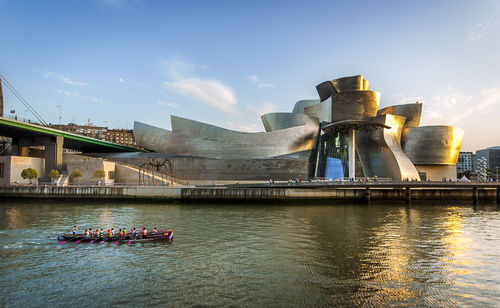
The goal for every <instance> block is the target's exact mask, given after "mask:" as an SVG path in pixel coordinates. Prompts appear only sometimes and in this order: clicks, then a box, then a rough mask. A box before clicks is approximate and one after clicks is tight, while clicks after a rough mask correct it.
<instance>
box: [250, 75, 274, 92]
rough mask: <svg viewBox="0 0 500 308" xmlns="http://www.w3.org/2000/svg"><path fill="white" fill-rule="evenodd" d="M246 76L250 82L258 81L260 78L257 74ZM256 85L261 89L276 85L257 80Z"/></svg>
mask: <svg viewBox="0 0 500 308" xmlns="http://www.w3.org/2000/svg"><path fill="white" fill-rule="evenodd" d="M247 78H248V80H250V82H252V83H258V82H259V80H260V78H259V76H257V75H248V76H247ZM257 86H258V87H259V88H261V89H262V88H275V87H276V86H275V85H273V84H272V83H264V82H259V83H258V84H257Z"/></svg>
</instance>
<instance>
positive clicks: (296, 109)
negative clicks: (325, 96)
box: [292, 99, 321, 113]
mask: <svg viewBox="0 0 500 308" xmlns="http://www.w3.org/2000/svg"><path fill="white" fill-rule="evenodd" d="M319 103H321V101H320V100H319V99H303V100H300V101H298V102H296V103H295V105H294V106H293V110H292V113H304V109H305V108H306V107H309V106H312V105H316V104H319Z"/></svg>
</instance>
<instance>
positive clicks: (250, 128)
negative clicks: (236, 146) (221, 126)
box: [226, 121, 260, 133]
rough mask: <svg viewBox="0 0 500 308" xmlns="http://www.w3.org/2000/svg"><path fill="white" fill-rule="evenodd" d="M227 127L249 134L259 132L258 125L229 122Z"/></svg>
mask: <svg viewBox="0 0 500 308" xmlns="http://www.w3.org/2000/svg"><path fill="white" fill-rule="evenodd" d="M226 125H227V126H228V127H230V128H231V129H233V130H237V131H240V132H247V133H256V132H259V131H260V130H259V125H257V124H241V123H234V122H230V121H227V122H226Z"/></svg>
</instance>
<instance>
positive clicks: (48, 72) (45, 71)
mask: <svg viewBox="0 0 500 308" xmlns="http://www.w3.org/2000/svg"><path fill="white" fill-rule="evenodd" d="M42 72H43V78H49V77H51V76H52V75H54V72H50V71H47V70H43V71H42Z"/></svg>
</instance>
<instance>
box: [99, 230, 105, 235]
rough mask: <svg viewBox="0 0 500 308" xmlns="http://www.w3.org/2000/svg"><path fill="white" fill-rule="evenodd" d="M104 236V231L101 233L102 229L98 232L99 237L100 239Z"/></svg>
mask: <svg viewBox="0 0 500 308" xmlns="http://www.w3.org/2000/svg"><path fill="white" fill-rule="evenodd" d="M103 235H104V231H102V228H101V230H99V237H102V236H103Z"/></svg>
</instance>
